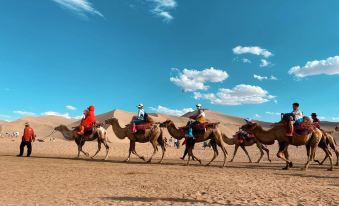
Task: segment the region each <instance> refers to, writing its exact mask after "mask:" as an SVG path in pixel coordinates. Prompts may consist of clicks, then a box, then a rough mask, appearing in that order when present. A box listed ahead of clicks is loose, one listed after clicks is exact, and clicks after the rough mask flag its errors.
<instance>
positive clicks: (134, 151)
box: [131, 141, 146, 161]
mask: <svg viewBox="0 0 339 206" xmlns="http://www.w3.org/2000/svg"><path fill="white" fill-rule="evenodd" d="M131 143H132V148H131V149H132V153H133V154H134V155H135V156H137V157H139V158H140V159H142V160H144V161H146V160H145V157H144V156H140V155H139V154H138V153H137V151H136V150H135V142H134V141H131Z"/></svg>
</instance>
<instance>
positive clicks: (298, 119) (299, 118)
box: [285, 103, 304, 137]
mask: <svg viewBox="0 0 339 206" xmlns="http://www.w3.org/2000/svg"><path fill="white" fill-rule="evenodd" d="M292 107H293V111H292V112H291V113H287V114H285V115H286V116H287V117H289V119H288V126H289V131H288V132H287V133H286V136H288V137H292V136H293V133H294V124H296V125H300V124H301V123H303V121H304V117H303V114H302V112H301V111H299V103H293V105H292Z"/></svg>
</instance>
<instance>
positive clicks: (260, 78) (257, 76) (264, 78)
mask: <svg viewBox="0 0 339 206" xmlns="http://www.w3.org/2000/svg"><path fill="white" fill-rule="evenodd" d="M253 77H254V79H257V80H259V81H262V80H267V79H268V77H265V76H260V75H256V74H254V75H253Z"/></svg>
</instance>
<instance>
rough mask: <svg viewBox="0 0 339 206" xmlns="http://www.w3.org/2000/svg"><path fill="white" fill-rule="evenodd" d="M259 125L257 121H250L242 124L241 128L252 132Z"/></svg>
mask: <svg viewBox="0 0 339 206" xmlns="http://www.w3.org/2000/svg"><path fill="white" fill-rule="evenodd" d="M257 127H258V123H256V122H248V123H247V124H245V125H243V126H241V127H240V130H243V131H245V132H252V131H253V130H255V128H257Z"/></svg>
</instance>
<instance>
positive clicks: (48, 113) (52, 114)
mask: <svg viewBox="0 0 339 206" xmlns="http://www.w3.org/2000/svg"><path fill="white" fill-rule="evenodd" d="M41 115H43V116H44V115H46V116H58V117H64V118H67V119H71V117H70V116H69V114H68V113H65V114H60V113H58V112H53V111H48V112H44V113H42V114H41Z"/></svg>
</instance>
